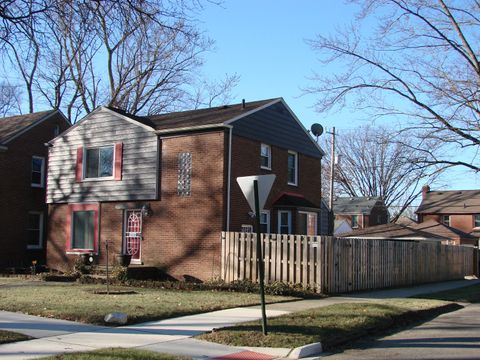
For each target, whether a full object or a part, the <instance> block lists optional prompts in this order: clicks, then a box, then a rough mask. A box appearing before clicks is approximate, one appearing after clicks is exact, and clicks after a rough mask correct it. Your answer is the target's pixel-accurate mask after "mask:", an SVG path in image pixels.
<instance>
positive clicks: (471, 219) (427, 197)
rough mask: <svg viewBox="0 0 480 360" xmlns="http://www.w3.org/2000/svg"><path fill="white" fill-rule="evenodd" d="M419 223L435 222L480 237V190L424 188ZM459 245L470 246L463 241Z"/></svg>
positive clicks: (418, 210)
mask: <svg viewBox="0 0 480 360" xmlns="http://www.w3.org/2000/svg"><path fill="white" fill-rule="evenodd" d="M416 213H417V216H418V222H420V223H422V222H426V221H428V220H435V221H437V222H439V223H442V224H444V225H446V226H448V227H450V228H454V229H457V230H460V231H462V232H463V233H467V234H471V235H473V236H474V237H478V236H479V235H480V190H450V191H430V186H428V185H425V186H424V187H423V188H422V202H421V203H420V206H419V207H418V209H417V211H416ZM459 241H460V242H459V243H457V244H460V245H462V244H464V243H465V244H470V243H471V241H470V240H468V241H463V240H459Z"/></svg>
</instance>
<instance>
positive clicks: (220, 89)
mask: <svg viewBox="0 0 480 360" xmlns="http://www.w3.org/2000/svg"><path fill="white" fill-rule="evenodd" d="M239 82H240V75H238V74H237V73H235V74H232V75H230V74H225V77H224V78H223V79H221V80H217V81H210V82H209V81H206V80H203V81H201V82H200V84H199V85H198V86H197V88H196V90H195V91H194V96H193V98H192V99H190V100H189V102H190V103H191V104H193V106H192V108H194V109H198V108H200V107H212V106H221V105H225V104H229V103H231V102H232V100H233V98H234V95H233V94H232V91H233V89H235V87H236V86H237V85H238V83H239Z"/></svg>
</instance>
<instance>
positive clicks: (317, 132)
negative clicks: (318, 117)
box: [310, 123, 323, 140]
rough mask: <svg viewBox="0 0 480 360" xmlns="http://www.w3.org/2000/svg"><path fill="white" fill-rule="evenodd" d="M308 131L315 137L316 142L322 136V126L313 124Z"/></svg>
mask: <svg viewBox="0 0 480 360" xmlns="http://www.w3.org/2000/svg"><path fill="white" fill-rule="evenodd" d="M310 131H311V132H312V134H313V135H315V136H316V138H317V140H318V137H319V136H320V135H322V134H323V126H322V125H320V124H317V123H315V124H313V125H312V126H311V127H310Z"/></svg>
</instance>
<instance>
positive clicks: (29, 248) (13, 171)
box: [0, 110, 70, 268]
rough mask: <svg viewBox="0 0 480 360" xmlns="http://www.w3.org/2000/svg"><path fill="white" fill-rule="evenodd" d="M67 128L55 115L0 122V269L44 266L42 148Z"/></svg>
mask: <svg viewBox="0 0 480 360" xmlns="http://www.w3.org/2000/svg"><path fill="white" fill-rule="evenodd" d="M69 126H70V124H69V122H68V121H67V119H66V118H65V117H64V116H63V114H62V113H61V112H60V111H57V110H51V111H43V112H37V113H32V114H26V115H18V116H10V117H5V118H1V119H0V174H2V176H1V177H0V194H1V195H0V198H1V201H0V219H1V220H0V224H1V228H2V230H1V231H0V245H1V247H2V251H1V252H0V268H6V267H24V266H30V265H31V262H32V261H33V260H36V261H37V263H38V264H44V263H45V247H44V244H45V221H46V214H47V206H46V204H45V188H46V182H45V180H46V174H45V172H46V169H47V162H46V161H47V155H48V150H47V147H46V146H45V143H46V142H47V141H49V140H51V139H53V138H54V137H55V136H57V135H58V134H59V133H61V132H62V131H64V130H65V129H67V128H68V127H69Z"/></svg>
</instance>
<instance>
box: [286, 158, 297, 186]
mask: <svg viewBox="0 0 480 360" xmlns="http://www.w3.org/2000/svg"><path fill="white" fill-rule="evenodd" d="M297 184H298V154H297V153H296V152H295V151H291V150H289V151H288V185H297Z"/></svg>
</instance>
